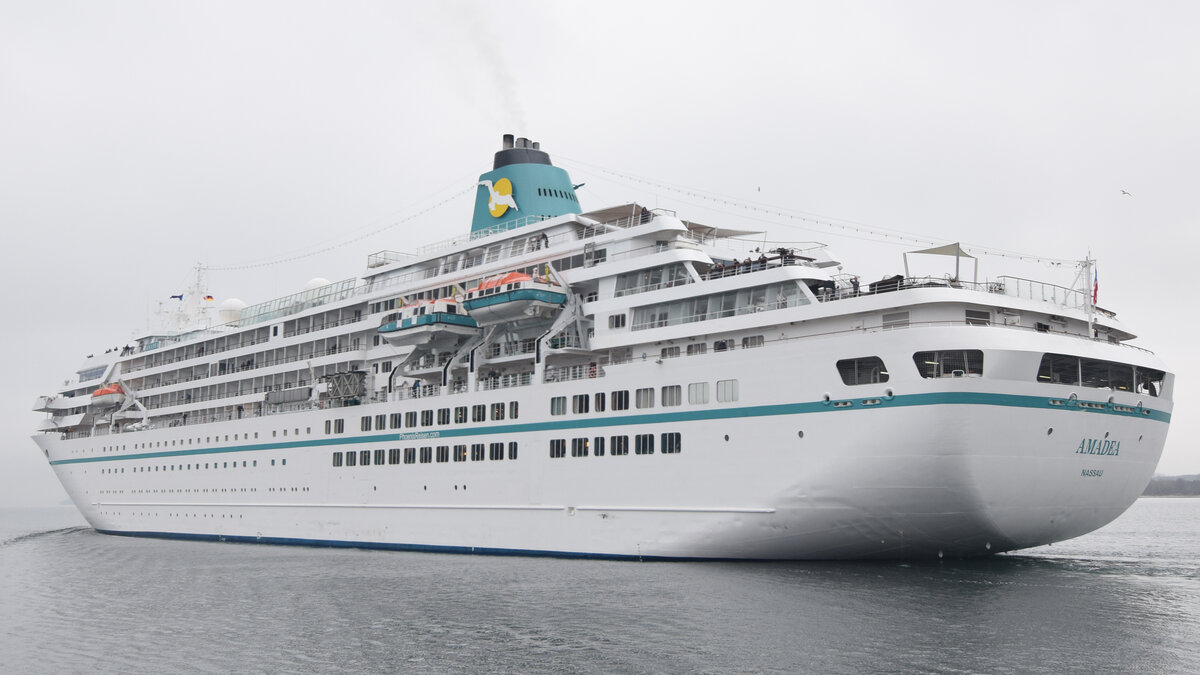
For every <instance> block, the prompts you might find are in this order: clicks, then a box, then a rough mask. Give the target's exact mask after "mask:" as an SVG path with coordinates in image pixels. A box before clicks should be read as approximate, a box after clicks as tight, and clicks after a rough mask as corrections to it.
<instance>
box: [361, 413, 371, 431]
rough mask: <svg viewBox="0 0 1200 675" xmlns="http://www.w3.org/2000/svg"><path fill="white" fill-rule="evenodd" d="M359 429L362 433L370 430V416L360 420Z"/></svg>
mask: <svg viewBox="0 0 1200 675" xmlns="http://www.w3.org/2000/svg"><path fill="white" fill-rule="evenodd" d="M360 427H361V428H362V430H363V431H370V430H371V416H370V415H367V416H366V417H364V418H362V420H361V423H360Z"/></svg>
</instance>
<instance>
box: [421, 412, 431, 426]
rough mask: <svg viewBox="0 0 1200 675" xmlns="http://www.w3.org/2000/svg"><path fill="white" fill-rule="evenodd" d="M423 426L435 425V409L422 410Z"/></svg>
mask: <svg viewBox="0 0 1200 675" xmlns="http://www.w3.org/2000/svg"><path fill="white" fill-rule="evenodd" d="M421 426H423V427H431V426H433V411H432V410H422V411H421Z"/></svg>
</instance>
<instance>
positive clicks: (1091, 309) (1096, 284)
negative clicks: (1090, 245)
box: [1084, 250, 1100, 339]
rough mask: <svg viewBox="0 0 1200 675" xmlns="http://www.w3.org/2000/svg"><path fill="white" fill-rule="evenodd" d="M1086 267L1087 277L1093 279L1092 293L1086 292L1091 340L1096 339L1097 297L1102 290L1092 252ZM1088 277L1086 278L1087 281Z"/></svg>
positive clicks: (1085, 262) (1089, 253)
mask: <svg viewBox="0 0 1200 675" xmlns="http://www.w3.org/2000/svg"><path fill="white" fill-rule="evenodd" d="M1084 265H1085V268H1084V269H1085V271H1086V273H1087V277H1091V278H1092V289H1091V290H1092V292H1091V293H1086V291H1085V293H1086V295H1087V320H1088V338H1089V339H1091V338H1095V337H1096V322H1095V318H1096V296H1097V295H1098V294H1099V290H1100V278H1099V276H1097V272H1096V261H1095V260H1093V259H1092V252H1091V251H1090V250H1089V251H1088V254H1087V260H1085V261H1084ZM1087 277H1084V278H1085V279H1086V278H1087Z"/></svg>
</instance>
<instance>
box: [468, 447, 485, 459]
mask: <svg viewBox="0 0 1200 675" xmlns="http://www.w3.org/2000/svg"><path fill="white" fill-rule="evenodd" d="M471 461H472V462H482V461H483V443H472V444H471Z"/></svg>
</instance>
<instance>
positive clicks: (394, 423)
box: [390, 413, 404, 429]
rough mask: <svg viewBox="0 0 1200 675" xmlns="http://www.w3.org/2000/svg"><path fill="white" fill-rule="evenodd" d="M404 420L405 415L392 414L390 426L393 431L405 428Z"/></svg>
mask: <svg viewBox="0 0 1200 675" xmlns="http://www.w3.org/2000/svg"><path fill="white" fill-rule="evenodd" d="M403 420H404V415H403V414H401V413H392V415H391V425H390V426H391V428H393V429H399V428H400V427H402V426H404V422H403Z"/></svg>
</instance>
